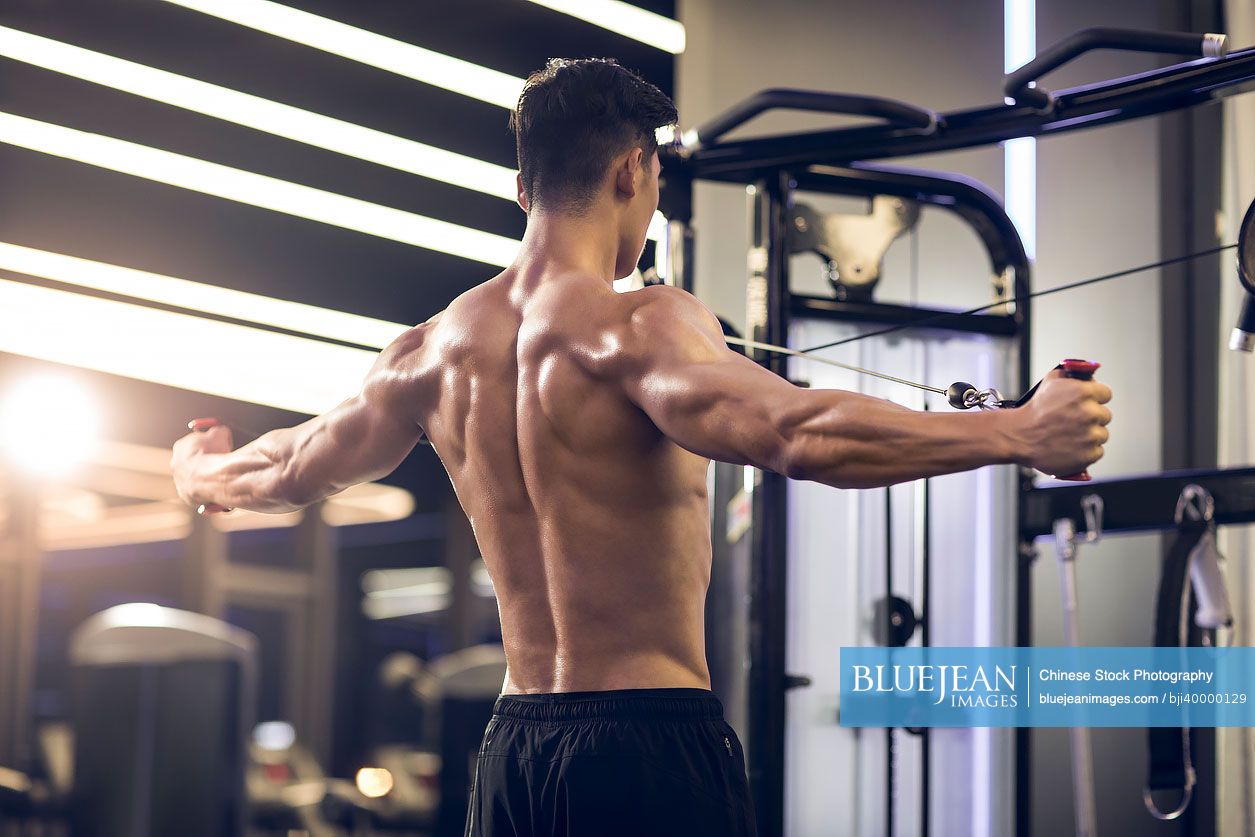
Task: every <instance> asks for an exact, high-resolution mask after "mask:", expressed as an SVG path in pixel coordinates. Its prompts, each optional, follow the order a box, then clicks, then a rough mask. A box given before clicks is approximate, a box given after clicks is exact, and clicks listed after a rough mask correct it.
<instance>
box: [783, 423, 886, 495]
mask: <svg viewBox="0 0 1255 837" xmlns="http://www.w3.org/2000/svg"><path fill="white" fill-rule="evenodd" d="M779 462H780V467H779V469H778V470H777V473H779V474H782V475H783V476H785V477H788V478H789V479H791V480H805V481H808V482H819V483H823V484H824V485H829V486H832V487H833V488H867V487H869V486H868V485H865V484H864V481H863V480H860V479H859V477H858V475H857V473H856V471H857V469H856V468H852V467H851V458H850V456H849V450H848V448H847V446H846V445H843V444H841V443H840V442H839V441H838V440H836V439H834V438H833V437H832V436H830V435H827V434H822V433H815V432H807V430H806V429H805V428H799V429H797V430H794V431H792V432H789V433H786V434H784V436H783V443H782V445H781V448H780V452H779Z"/></svg>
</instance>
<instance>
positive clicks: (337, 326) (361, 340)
mask: <svg viewBox="0 0 1255 837" xmlns="http://www.w3.org/2000/svg"><path fill="white" fill-rule="evenodd" d="M0 270H9V271H13V272H14V273H21V274H24V275H26V276H37V277H40V278H42V279H51V280H53V281H55V282H62V283H64V284H67V285H77V286H78V287H81V288H91V289H93V290H97V291H104V292H105V293H112V294H118V295H120V296H129V297H132V298H134V299H140V300H144V301H145V302H156V303H160V304H162V305H171V306H174V307H176V308H186V309H187V310H189V311H198V312H202V313H205V314H214V315H216V316H220V317H229V318H231V319H237V320H247V321H248V322H251V323H257V324H258V325H265V326H270V327H272V328H281V329H284V330H286V331H295V332H299V333H301V334H308V335H310V336H313V337H322V338H326V339H328V340H338V341H340V342H342V343H352V344H353V345H356V346H365V347H367V348H372V349H382V348H384V347H385V346H387V345H388V344H389V343H391V342H392V341H393V340H395V339H396V338H397V337H398V336H399V335H400V334H401V333H402V332H404V331H405V330H406V328H408V326H405V325H402V324H401V323H392V322H388V321H387V320H377V319H375V318H373V317H362V316H359V315H357V314H349V313H346V312H344V311H334V310H331V309H329V308H320V307H318V306H316V305H306V304H305V303H302V302H291V301H289V300H286V299H275V298H274V297H269V296H262V295H261V294H253V293H247V292H244V291H234V290H230V289H228V288H220V287H218V286H217V285H209V284H205V283H202V282H191V281H188V280H187V279H178V278H176V277H173V276H163V275H161V274H159V273H148V272H146V271H143V270H135V269H133V268H129V267H119V266H118V265H112V264H106V263H104V262H97V261H92V260H91V259H80V258H76V257H74V256H65V255H62V254H60V253H50V252H48V251H46V250H36V249H34V248H31V247H21V246H19V245H16V244H7V243H4V242H0Z"/></svg>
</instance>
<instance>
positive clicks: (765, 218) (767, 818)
mask: <svg viewBox="0 0 1255 837" xmlns="http://www.w3.org/2000/svg"><path fill="white" fill-rule="evenodd" d="M791 191H792V183H791V180H790V177H789V175H788V174H787V173H785V172H778V173H776V174H775V175H773V176H772V177H771V178H768V179H765V180H762V181H760V182H759V183H758V184H757V185H756V186H754V187H753V198H752V200H751V209H752V214H751V242H752V243H751V247H752V249H751V250H750V260H749V262H750V276H749V285H748V288H747V300H746V304H747V312H746V314H747V316H746V321H747V324H748V326H749V334H750V337H751V339H753V340H757V341H761V342H764V343H775V344H777V345H787V340H788V317H789V314H788V311H789V287H788V282H789V261H788V259H789V254H788V238H787V235H788V228H787V222H788V202H789V196H790V193H791ZM752 356H753V357H754V359H755V360H757V361H758V362H759V363H761V364H763V365H764V366H766V367H767V368H768V369H771V370H773V371H775V372H777V373H779V374H781V375H785V373H786V371H787V370H786V367H785V363H786V360H785V359H784V358H782V357H779V356H776V355H772V354H766V353H755V354H754V355H752ZM786 377H787V376H786ZM760 476H761V481H760V482H759V484H758V485H757V486H756V488H755V490H754V498H753V520H754V524H753V532H752V536H753V541H752V555H751V561H750V641H749V644H750V648H749V652H750V653H749V656H750V678H749V680H750V685H749V691H750V694H749V778H750V790H751V793H752V795H753V799H754V807H755V809H756V812H757V817H758V823H759V833H760V835H762V837H774V836H775V835H780V834H783V832H784V755H785V752H784V734H785V723H784V713H785V689H786V677H785V628H786V623H785V608H786V605H787V592H786V587H785V583H786V580H787V574H786V567H785V558H786V554H787V551H786V548H787V540H786V538H787V526H786V524H787V520H786V518H787V515H786V512H787V506H786V503H787V490H788V481H787V480H786V479H785V477H783V476H781V475H779V474H775V473H772V472H770V471H764V472H762V473H761V475H760Z"/></svg>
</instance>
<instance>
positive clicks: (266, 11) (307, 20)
mask: <svg viewBox="0 0 1255 837" xmlns="http://www.w3.org/2000/svg"><path fill="white" fill-rule="evenodd" d="M166 2H167V3H173V4H174V5H176V6H182V7H183V8H185V9H191V10H193V11H197V12H202V13H204V14H207V15H212V16H214V17H217V18H221V19H222V20H229V21H231V22H232V23H238V24H239V25H241V26H247V27H249V28H250V29H256V30H258V31H260V32H266V33H268V34H270V35H274V36H276V37H279V38H285V39H287V40H289V41H295V42H296V43H298V44H304V45H305V46H309V47H313V48H314V49H320V50H322V51H324V52H329V53H331V54H333V55H339V56H341V57H342V58H348V59H350V60H352V61H357V62H359V63H362V64H367V65H369V66H371V67H376V68H378V69H380V70H386V71H388V72H390V73H396V74H397V75H400V76H405V77H406V78H412V79H414V80H415V81H421V82H423V83H424V84H430V85H433V86H435V87H440V88H443V89H445V90H451V91H453V92H454V93H461V94H462V95H463V96H470V97H471V98H473V99H479V100H480V101H482V102H488V103H489V104H494V105H499V106H500V107H503V108H513V107H514V106H515V105H516V104H517V103H518V100H519V94H520V93H521V92H522V91H523V79H521V78H517V77H515V76H512V75H508V74H507V73H502V72H498V71H497V70H490V69H489V68H487V67H481V66H480V65H478V64H472V63H471V62H469V61H463V60H461V59H459V58H452V57H450V56H448V55H442V54H440V53H438V52H432V51H431V50H429V49H423V48H422V47H417V46H414V45H413V44H407V43H405V42H404V41H398V40H396V39H395V38H388V37H385V36H383V35H377V34H375V33H374V32H368V31H366V30H365V29H358V28H357V27H356V26H349V25H348V24H347V23H340V22H339V21H336V20H331V19H329V18H325V17H319V16H318V15H315V14H310V13H309V12H303V11H301V10H300V9H294V8H292V7H290V6H284V5H282V4H279V3H271V2H269V0H166Z"/></svg>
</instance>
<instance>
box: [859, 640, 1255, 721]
mask: <svg viewBox="0 0 1255 837" xmlns="http://www.w3.org/2000/svg"><path fill="white" fill-rule="evenodd" d="M840 664H841V709H840V718H841V726H844V727H1249V726H1255V648H1047V647H1034V648H880V647H876V648H842V649H841V659H840Z"/></svg>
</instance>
